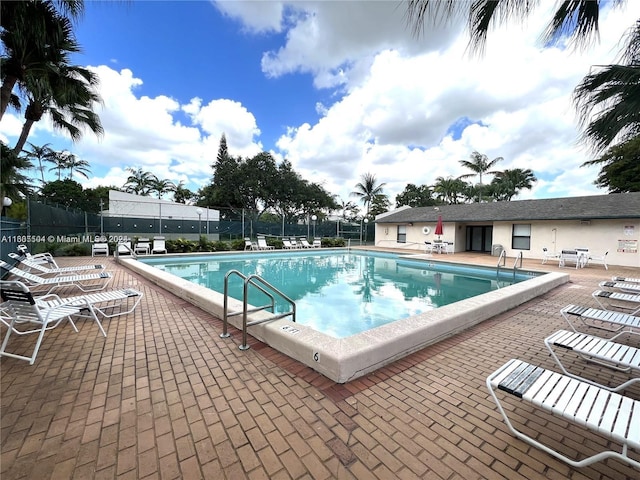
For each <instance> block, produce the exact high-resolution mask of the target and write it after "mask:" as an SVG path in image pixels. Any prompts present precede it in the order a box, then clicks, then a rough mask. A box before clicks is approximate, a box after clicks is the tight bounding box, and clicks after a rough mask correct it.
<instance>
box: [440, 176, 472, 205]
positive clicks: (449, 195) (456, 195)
mask: <svg viewBox="0 0 640 480" xmlns="http://www.w3.org/2000/svg"><path fill="white" fill-rule="evenodd" d="M432 188H433V192H434V193H435V194H436V198H437V199H438V200H440V201H441V202H444V203H449V204H457V203H460V200H461V197H463V196H464V193H465V191H466V189H467V188H468V184H467V183H466V182H464V181H463V180H461V179H460V178H453V177H448V178H444V177H438V178H436V183H435V184H434V185H433V186H432Z"/></svg>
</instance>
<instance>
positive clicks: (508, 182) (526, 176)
mask: <svg viewBox="0 0 640 480" xmlns="http://www.w3.org/2000/svg"><path fill="white" fill-rule="evenodd" d="M537 181H538V179H537V178H536V176H535V174H534V173H533V171H531V170H530V169H528V168H525V169H522V168H514V169H507V170H504V171H503V172H498V173H496V176H495V178H494V179H493V181H492V182H491V184H490V185H489V187H490V188H489V191H490V195H491V196H492V197H493V198H494V199H495V200H498V201H505V200H506V201H509V200H511V199H512V198H513V197H515V196H516V195H518V194H519V193H520V191H521V190H524V189H526V190H531V188H533V184H534V183H535V182H537Z"/></svg>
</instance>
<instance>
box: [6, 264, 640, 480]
mask: <svg viewBox="0 0 640 480" xmlns="http://www.w3.org/2000/svg"><path fill="white" fill-rule="evenodd" d="M100 260H101V261H102V260H103V259H100ZM446 260H447V261H460V262H465V263H486V264H490V265H495V262H496V259H495V258H494V257H489V256H480V255H468V254H456V255H453V256H449V257H447V258H446ZM61 261H62V263H64V264H67V265H71V264H74V263H87V262H88V261H89V262H91V261H92V260H91V259H87V258H76V259H61ZM106 262H108V263H109V270H110V271H111V272H113V273H114V276H115V278H114V282H113V283H112V286H111V287H112V288H113V287H124V286H132V287H134V288H137V289H140V290H141V291H143V292H144V294H145V297H144V298H143V300H142V302H141V304H140V306H139V308H138V310H137V311H136V312H135V313H134V314H131V315H129V316H127V317H123V318H114V319H111V320H105V321H104V322H103V324H104V327H105V329H106V330H107V334H108V335H107V338H104V337H102V336H101V335H100V334H99V332H98V329H97V327H96V325H95V324H94V323H90V322H82V321H80V322H79V323H78V328H79V333H77V334H75V333H74V332H73V330H72V329H71V328H70V326H68V325H65V326H61V327H58V328H56V329H54V330H52V331H50V332H48V333H47V335H45V339H44V342H43V345H42V348H41V351H40V353H39V354H38V357H37V360H36V363H35V365H33V366H29V365H28V363H27V362H23V361H17V360H14V359H11V358H2V359H1V360H0V368H1V375H2V377H1V397H0V401H1V417H2V418H1V427H2V429H1V435H2V437H1V446H2V447H1V449H2V456H1V458H0V461H1V464H0V478H1V479H2V480H17V479H65V480H66V479H114V478H117V479H144V480H151V479H167V480H168V479H178V478H180V479H192V478H194V479H198V478H204V479H232V480H235V479H245V478H247V479H253V480H258V479H369V478H370V479H384V480H387V479H444V480H451V479H465V480H472V479H493V478H507V479H523V480H524V479H527V480H531V479H537V478H555V479H566V478H571V479H587V478H588V479H605V478H607V479H609V478H612V479H632V478H634V479H637V478H640V471H638V470H634V469H632V468H631V467H629V466H627V465H625V464H623V463H620V462H618V461H613V460H609V461H607V462H603V463H598V464H595V465H594V466H592V467H588V468H582V469H572V468H571V467H569V466H567V465H566V464H564V463H562V462H559V461H557V460H555V459H554V458H553V457H550V456H549V455H546V454H545V453H543V452H541V451H540V450H537V449H535V448H532V447H529V446H528V445H527V444H525V443H524V442H522V441H520V440H518V439H516V438H514V437H513V436H512V435H511V434H510V433H509V431H508V430H507V428H506V426H505V424H504V422H503V421H502V418H501V417H500V416H499V414H498V412H497V410H496V408H495V404H494V403H493V401H492V400H491V398H490V397H489V394H488V392H487V390H486V386H485V379H486V377H487V375H488V374H489V373H491V372H492V371H494V370H495V369H496V368H498V367H499V366H500V365H502V364H503V363H504V362H505V361H506V360H508V359H509V358H512V357H518V358H521V359H523V360H527V361H530V362H532V363H536V364H540V365H542V366H544V367H547V368H550V369H554V370H557V367H556V366H555V363H554V362H553V361H552V359H551V358H550V356H549V354H548V353H547V350H546V349H545V347H544V344H543V338H544V337H546V336H547V335H549V334H550V333H552V332H554V331H555V330H558V329H560V328H565V327H566V326H567V325H566V323H565V322H564V320H563V319H562V317H561V316H560V314H559V310H560V309H561V308H562V307H564V306H565V305H567V304H569V303H577V304H582V305H594V306H595V303H594V301H593V299H592V298H591V295H590V294H591V292H592V291H593V290H594V289H595V288H596V286H597V283H598V282H599V281H601V280H604V279H609V278H611V276H612V275H622V276H633V277H640V270H639V269H631V268H619V267H611V268H610V269H609V270H608V271H605V270H604V268H603V267H602V266H596V265H593V266H588V267H587V268H584V269H580V270H575V269H570V268H567V269H562V271H566V272H569V273H570V274H571V282H570V283H569V284H566V285H564V286H562V287H560V288H557V289H555V290H554V291H552V292H550V293H548V294H546V295H544V296H542V297H540V298H537V299H535V300H533V301H530V302H528V303H526V304H524V305H522V306H521V307H519V308H517V309H515V310H512V311H509V312H507V313H505V314H502V315H500V316H498V317H495V318H492V319H490V320H488V321H486V322H484V323H482V324H480V325H478V326H476V327H474V328H472V329H470V330H468V331H465V332H463V333H461V334H459V335H456V336H453V337H451V338H449V339H447V340H445V341H443V342H440V343H438V344H436V345H433V346H431V347H428V348H426V349H423V350H421V351H419V352H417V353H415V354H413V355H410V356H408V357H406V358H404V359H402V360H399V361H397V362H395V363H393V364H392V365H390V366H388V367H385V368H383V369H381V370H378V371H377V372H374V373H372V374H370V375H367V376H365V377H362V378H360V379H358V380H355V381H352V382H350V383H348V384H344V385H341V384H335V383H333V382H331V381H329V380H328V379H326V378H325V377H323V376H321V375H319V374H317V373H315V372H314V371H313V370H311V369H309V368H308V367H306V366H303V365H301V364H299V363H298V362H296V361H293V360H291V359H289V358H288V357H286V356H284V355H282V354H280V353H279V352H277V351H274V350H273V349H271V348H270V347H268V346H266V345H264V344H261V343H259V342H256V341H253V342H252V343H251V345H252V348H251V349H250V350H248V351H240V350H239V349H238V345H239V344H240V343H241V338H240V337H241V335H240V334H239V332H237V331H234V330H231V333H232V334H233V338H232V339H231V340H229V339H227V340H223V339H221V338H219V334H220V333H221V331H222V322H221V321H220V320H218V319H216V318H214V317H212V316H211V315H209V314H207V313H205V312H203V311H202V310H199V309H198V308H195V307H193V306H191V305H190V304H188V303H186V302H185V301H183V300H181V299H179V298H177V297H175V296H173V295H172V294H171V293H169V292H167V291H164V290H162V289H160V288H159V287H157V286H155V285H153V284H151V283H149V282H147V281H146V280H144V279H142V278H141V277H138V276H137V275H135V274H132V273H131V272H130V271H128V270H126V269H124V268H122V267H121V266H119V265H117V264H116V263H115V262H114V261H113V260H112V259H106ZM525 267H526V268H532V269H541V268H544V269H546V270H550V271H551V270H552V271H558V270H559V269H558V268H557V266H556V265H544V266H543V265H540V263H539V261H535V262H534V261H525ZM2 333H3V334H4V329H3V330H2ZM13 341H15V339H13ZM625 341H630V342H633V344H634V345H636V346H637V344H638V343H639V342H638V340H637V337H636V338H634V339H630V338H627V339H625ZM20 342H22V343H23V344H24V345H25V347H28V346H31V345H33V338H28V337H27V338H22V339H19V341H18V342H17V344H18V345H19V344H20ZM14 347H15V344H14ZM575 366H576V368H578V369H580V368H581V369H584V370H585V371H587V372H588V373H589V374H595V375H598V376H599V377H600V378H604V379H607V378H609V377H611V376H612V375H619V374H612V373H611V371H609V370H605V369H599V368H596V367H594V366H593V365H590V364H589V365H587V364H586V363H585V362H581V361H578V360H576V361H575ZM626 394H627V395H630V396H632V397H633V398H640V387H639V386H636V387H633V388H630V389H628V390H627V391H626ZM512 408H513V410H514V413H515V415H516V418H517V419H518V421H519V422H520V425H524V426H523V428H524V429H525V430H526V431H528V432H531V433H535V432H541V434H540V435H543V438H544V439H545V440H546V441H547V442H550V443H551V444H552V445H555V446H557V448H558V449H560V450H562V451H563V452H564V453H569V454H572V453H575V454H578V452H581V453H585V454H588V453H593V452H594V446H596V447H597V446H598V445H602V444H605V443H606V441H605V440H604V439H603V438H602V437H599V436H598V435H595V434H591V433H586V434H585V431H584V430H580V429H578V428H576V427H574V426H572V425H569V424H568V423H567V422H564V421H562V420H559V419H556V418H552V417H548V416H541V415H539V414H537V413H536V414H534V413H533V412H532V411H531V410H530V409H529V408H527V407H526V406H516V405H515V404H514V406H513V407H512ZM632 455H633V456H634V458H640V452H633V453H632Z"/></svg>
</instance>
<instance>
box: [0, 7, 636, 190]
mask: <svg viewBox="0 0 640 480" xmlns="http://www.w3.org/2000/svg"><path fill="white" fill-rule="evenodd" d="M546 6H547V5H546V4H545V7H546ZM216 7H217V8H218V9H219V10H220V11H221V12H223V13H224V14H225V15H227V16H228V17H230V18H233V19H234V20H238V21H239V22H241V25H242V26H244V28H245V31H246V32H251V33H257V34H259V35H263V36H265V37H266V36H267V35H272V37H271V39H274V38H276V39H279V38H281V39H282V44H281V45H280V46H279V47H277V48H274V49H271V50H270V51H267V52H263V58H262V64H261V66H262V69H263V72H264V74H265V75H266V76H268V77H270V78H269V80H267V81H270V82H278V81H280V77H282V76H283V75H294V74H298V73H299V72H304V73H309V74H311V76H312V78H313V82H314V85H315V86H316V87H317V88H322V89H330V90H329V92H328V93H329V94H333V95H334V96H332V97H331V96H330V95H329V98H330V99H327V98H326V97H323V98H322V100H321V101H319V97H320V95H318V97H313V96H311V97H309V98H299V97H294V96H293V95H292V99H290V100H293V101H298V102H302V103H304V102H307V103H308V104H309V105H310V106H311V107H312V109H314V108H315V109H314V110H313V111H314V112H315V113H316V114H317V115H319V116H320V117H319V119H318V120H316V119H313V120H311V119H308V120H306V121H302V122H298V123H293V122H292V123H291V124H290V125H289V126H288V130H287V133H286V134H284V135H281V136H280V138H278V139H275V138H264V137H263V136H262V135H263V133H262V132H264V131H267V130H268V129H267V128H265V127H266V126H265V125H258V123H257V120H256V116H255V115H254V113H253V112H251V111H250V110H248V109H247V107H245V106H244V104H249V102H248V101H247V100H245V99H244V98H231V99H227V98H211V97H207V96H206V92H193V93H192V94H191V96H192V98H191V100H190V101H189V102H188V103H186V104H181V103H180V102H179V101H177V100H176V99H175V98H173V97H172V92H171V91H170V90H167V91H165V94H164V95H157V96H155V97H149V96H144V95H141V93H140V91H141V87H142V85H143V79H142V78H137V77H136V76H135V75H136V74H135V72H134V71H132V70H130V69H122V70H116V69H113V68H111V67H108V66H104V65H102V66H98V67H92V68H93V70H94V71H95V72H96V73H97V74H98V75H99V77H100V80H101V86H100V93H101V96H102V97H103V100H104V105H103V107H101V108H100V109H98V113H99V114H100V117H101V120H102V122H103V126H104V128H105V132H106V133H105V135H104V137H103V138H101V139H96V138H95V137H94V136H93V135H92V134H89V133H87V134H86V135H85V137H84V139H83V141H82V142H80V143H78V144H77V145H74V146H73V149H72V150H73V152H74V154H76V155H77V156H79V157H80V158H83V159H86V160H88V161H89V162H90V163H91V165H92V172H93V173H94V175H95V176H94V177H92V179H91V180H90V181H88V182H83V183H84V184H85V185H86V186H97V185H116V186H119V185H122V184H124V182H125V181H126V177H127V176H128V172H127V171H126V167H134V168H137V167H141V168H143V169H145V170H150V171H152V172H153V173H154V174H155V175H157V176H158V177H160V178H168V179H170V180H172V181H174V182H176V183H177V182H179V181H180V180H182V181H184V182H185V183H187V184H188V185H189V186H193V185H195V186H199V185H202V184H203V183H204V182H206V181H208V180H209V179H210V178H211V174H212V171H211V168H210V165H211V164H212V163H213V162H214V161H215V156H216V154H217V150H218V142H219V139H220V136H221V135H222V133H225V135H226V138H227V142H228V146H229V151H230V153H231V154H232V155H242V156H250V155H254V154H255V153H257V152H259V151H261V150H263V149H264V148H265V145H266V148H267V149H271V148H273V150H274V151H273V152H272V153H273V155H274V156H275V157H276V158H277V159H282V158H287V159H288V160H290V161H291V162H292V163H293V165H294V168H295V169H296V170H297V171H298V172H300V173H301V174H302V176H303V177H304V178H307V179H309V180H311V181H314V182H320V183H323V185H324V187H325V188H326V189H327V190H329V191H330V192H331V193H334V194H338V195H339V196H340V197H341V198H343V200H347V199H348V198H349V193H350V192H351V191H352V190H353V188H354V186H355V184H356V183H357V182H358V181H359V180H360V177H361V175H362V174H363V173H367V172H371V173H374V174H375V175H376V176H377V178H378V180H379V181H380V182H385V183H386V187H385V192H386V193H388V194H389V196H390V198H391V200H392V201H393V199H394V197H395V195H397V194H398V193H399V192H400V191H402V190H403V189H404V187H405V186H406V184H407V183H414V184H417V185H420V184H427V185H431V184H433V182H434V181H435V179H436V178H437V177H439V176H442V177H448V176H454V177H456V176H459V175H461V174H463V173H468V172H467V171H465V170H464V169H463V168H462V167H461V165H460V164H459V160H461V159H468V158H469V155H470V153H471V152H472V151H474V150H477V151H479V152H481V153H484V154H486V155H488V156H489V157H490V158H494V157H497V156H502V157H504V162H502V163H501V164H499V165H498V166H497V167H499V168H503V169H504V168H530V169H532V170H533V171H534V173H535V174H536V175H537V176H538V177H539V178H540V180H539V182H538V183H537V184H536V186H535V188H534V190H533V191H531V192H523V194H522V198H532V197H537V198H540V197H552V196H567V195H576V194H591V193H596V192H597V190H596V188H595V186H594V185H593V180H594V179H595V177H596V172H597V169H594V168H593V167H592V168H582V167H580V165H581V164H582V163H583V162H584V161H585V160H588V159H590V158H589V157H588V155H587V153H586V152H585V150H584V149H583V148H581V147H580V146H579V145H578V144H577V143H576V142H577V139H578V136H579V131H578V127H577V125H576V116H575V110H574V108H573V105H572V103H571V93H572V91H573V88H574V87H575V86H576V85H577V84H578V82H579V81H580V80H581V79H582V77H583V76H584V75H585V74H587V73H588V72H589V69H590V67H591V65H594V64H606V63H611V62H612V61H613V60H614V58H615V56H616V52H617V48H618V42H619V40H620V37H621V35H622V34H623V32H624V31H625V30H626V29H627V28H628V27H629V26H630V24H631V23H632V21H633V19H634V18H638V17H640V2H628V4H627V7H626V9H615V10H609V9H607V8H604V9H603V10H602V13H601V17H600V22H601V24H600V38H601V40H600V43H599V44H596V45H593V46H592V47H591V48H589V49H588V50H586V51H585V52H572V51H563V50H561V49H557V48H555V49H553V48H546V49H544V48H541V47H540V45H539V44H538V43H537V38H538V35H539V33H540V32H541V31H542V29H543V27H544V25H545V22H546V20H547V19H548V18H549V15H548V11H544V10H543V9H542V8H541V9H539V11H538V12H536V14H535V15H534V16H532V17H531V18H530V19H529V21H527V22H526V23H525V24H524V25H519V24H510V25H508V26H503V27H499V28H497V29H495V30H493V31H492V32H491V33H490V35H489V41H488V44H487V48H486V52H485V54H484V55H483V56H481V57H473V58H471V57H470V56H469V55H468V52H467V50H466V49H467V42H468V40H467V37H466V35H459V33H460V31H461V28H460V26H459V25H457V24H455V25H445V26H439V27H432V26H428V27H427V29H426V30H425V33H424V35H423V37H421V38H420V39H416V38H415V37H413V36H412V35H411V31H410V29H409V28H408V27H407V25H406V23H405V18H404V5H403V4H401V3H398V2H393V1H389V2H273V1H254V2H226V1H225V2H217V3H216ZM144 80H145V81H150V80H148V79H144ZM251 80H252V81H254V80H255V79H253V78H252V79H251ZM261 80H264V79H261ZM259 81H260V80H257V81H256V85H252V86H251V88H252V92H251V93H252V94H254V93H255V91H259V89H260V85H259V83H258V82H259ZM167 88H169V87H167ZM155 90H157V88H156V89H155ZM292 93H295V92H292ZM322 93H327V92H322ZM243 102H244V104H243ZM283 108H287V106H286V105H283ZM462 117H466V118H469V119H470V120H471V121H472V122H476V123H472V124H471V125H469V126H467V127H466V128H464V130H463V131H458V132H456V133H457V135H456V136H455V138H454V137H453V136H451V135H450V134H448V133H447V132H448V131H449V129H450V127H451V126H452V125H453V124H455V123H456V122H458V121H459V120H460V119H461V118H462ZM21 124H22V122H21V121H20V119H19V118H18V117H16V116H12V115H11V114H7V115H5V117H4V118H3V120H2V123H1V124H0V128H1V129H0V137H4V138H5V139H7V140H10V139H15V137H16V136H17V135H18V134H19V129H20V128H21ZM51 135H53V137H50V138H55V139H57V140H58V141H60V139H61V138H62V137H61V136H60V134H57V133H55V134H54V133H52V128H51V126H50V125H48V124H47V123H45V122H39V123H38V124H36V127H35V129H34V133H33V138H30V141H33V142H34V143H38V144H43V143H46V141H49V140H46V138H47V136H51ZM42 139H45V141H41V140H42ZM63 143H65V145H64V147H63V148H67V149H70V148H69V142H68V140H66V139H65V140H64V142H63Z"/></svg>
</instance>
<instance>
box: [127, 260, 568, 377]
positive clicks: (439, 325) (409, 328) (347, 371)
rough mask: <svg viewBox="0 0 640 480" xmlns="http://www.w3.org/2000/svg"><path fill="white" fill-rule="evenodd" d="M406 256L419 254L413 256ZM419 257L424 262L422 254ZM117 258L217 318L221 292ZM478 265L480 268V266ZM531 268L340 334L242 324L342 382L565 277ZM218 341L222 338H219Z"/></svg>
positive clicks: (282, 324)
mask: <svg viewBox="0 0 640 480" xmlns="http://www.w3.org/2000/svg"><path fill="white" fill-rule="evenodd" d="M225 253H226V254H229V253H234V254H236V253H242V252H220V254H225ZM252 253H255V252H252ZM214 254H215V253H214V252H208V253H206V254H204V253H203V254H179V255H166V257H172V256H173V257H178V256H179V257H183V256H190V257H191V256H193V257H198V256H204V255H207V256H210V255H214ZM163 256H164V255H163ZM411 257H412V258H413V259H417V260H419V259H420V258H419V256H417V255H415V256H413V255H412V256H411ZM424 260H425V261H427V259H426V258H425V259H424ZM428 261H429V262H433V261H434V259H433V258H431V257H430V258H429V259H428ZM119 262H120V263H121V264H122V265H123V266H125V267H127V268H129V269H131V270H132V271H134V272H136V273H138V274H140V275H142V276H144V277H145V278H146V279H148V280H149V281H151V282H152V283H155V284H156V285H158V286H160V287H162V288H164V289H166V290H168V291H170V292H171V293H173V294H175V295H177V296H178V297H180V298H182V299H183V300H186V301H187V302H189V303H191V304H193V305H195V306H197V307H199V308H201V309H202V310H204V311H206V312H209V313H211V314H212V315H214V316H216V317H218V318H221V319H222V318H223V315H224V312H223V300H224V296H223V294H222V293H219V292H216V291H213V290H211V289H209V288H206V287H203V286H201V285H196V284H194V283H191V282H189V281H188V280H184V279H181V278H179V277H177V276H176V275H173V274H171V273H168V272H166V271H163V270H160V269H158V268H155V267H153V266H151V265H147V264H145V263H142V262H138V261H136V260H135V259H132V258H123V257H120V259H119ZM482 267H483V268H486V266H482ZM536 273H540V274H541V275H540V276H537V277H534V278H531V279H529V280H525V281H523V282H519V283H516V284H513V285H509V286H506V287H503V288H501V289H499V290H494V291H491V292H487V293H484V294H481V295H478V296H476V297H473V298H470V299H466V300H462V301H459V302H456V303H453V304H450V305H445V306H443V307H439V308H437V309H435V310H431V311H428V312H424V313H421V314H419V315H415V316H412V317H409V318H404V319H401V320H398V321H395V322H392V323H390V324H387V325H383V326H380V327H376V328H374V329H371V330H368V331H365V332H362V333H358V334H356V335H352V336H350V337H346V338H334V337H331V336H329V335H326V334H323V333H321V332H318V331H316V330H313V329H312V328H310V327H307V326H305V325H301V324H298V323H294V322H292V321H290V320H288V319H279V320H274V321H271V322H267V323H261V324H258V325H254V326H252V327H250V328H249V329H248V332H249V335H251V336H252V337H254V338H256V339H258V340H260V341H262V342H264V343H266V344H267V345H269V346H271V347H272V348H274V349H276V350H278V351H280V352H282V353H284V354H285V355H288V356H290V357H291V358H293V359H295V360H297V361H299V362H301V363H303V364H304V365H307V366H308V367H310V368H312V369H314V370H316V371H317V372H319V373H321V374H323V375H325V376H326V377H327V378H329V379H331V380H333V381H334V382H336V383H346V382H349V381H351V380H354V379H356V378H358V377H361V376H363V375H366V374H367V373H370V372H373V371H375V370H377V369H379V368H381V367H383V366H385V365H388V364H389V363H392V362H394V361H395V360H398V359H400V358H402V357H405V356H407V355H409V354H411V353H413V352H415V351H418V350H420V349H422V348H424V347H427V346H429V345H432V344H434V343H437V342H439V341H441V340H444V339H445V338H447V337H450V336H452V335H455V334H457V333H459V332H461V331H463V330H466V329H467V328H469V327H471V326H473V325H476V324H478V323H480V322H482V321H484V320H488V319H489V318H492V317H494V316H496V315H498V314H500V313H503V312H505V311H507V310H510V309H513V308H515V307H517V306H519V305H521V304H523V303H525V302H527V301H529V300H531V299H533V298H535V297H538V296H540V295H542V294H544V293H547V292H548V291H550V290H553V289H554V288H556V287H558V286H560V285H562V284H564V283H567V282H568V281H569V274H567V273H556V272H551V273H546V272H536ZM228 306H229V310H230V311H242V302H240V301H238V300H235V299H233V298H229V300H228ZM268 316H269V314H268V313H265V312H254V313H251V314H249V315H248V320H249V321H254V320H260V319H264V318H267V317H268ZM229 323H230V324H231V325H233V326H234V327H236V328H240V329H241V328H242V319H241V317H240V316H232V317H230V318H229ZM220 341H227V340H225V339H222V338H221V339H220Z"/></svg>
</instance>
